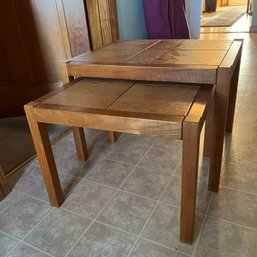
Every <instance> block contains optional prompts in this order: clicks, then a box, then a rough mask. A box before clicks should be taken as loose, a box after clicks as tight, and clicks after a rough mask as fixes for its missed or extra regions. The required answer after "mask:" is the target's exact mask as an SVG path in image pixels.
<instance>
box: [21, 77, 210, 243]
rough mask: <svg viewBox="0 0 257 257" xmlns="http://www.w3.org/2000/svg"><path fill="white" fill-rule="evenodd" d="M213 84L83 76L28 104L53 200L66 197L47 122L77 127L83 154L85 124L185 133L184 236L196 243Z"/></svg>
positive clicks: (143, 131) (176, 135) (166, 134)
mask: <svg viewBox="0 0 257 257" xmlns="http://www.w3.org/2000/svg"><path fill="white" fill-rule="evenodd" d="M214 88H215V87H214V86H206V85H205V86H201V85H197V84H196V85H194V86H192V85H191V86H188V85H185V84H179V85H178V84H177V85H176V84H171V83H146V82H145V83H143V82H141V83H140V82H136V83H135V82H133V81H119V80H99V79H79V80H75V81H73V82H71V83H69V84H67V85H66V86H65V87H64V89H61V90H57V91H55V92H51V93H50V94H48V95H46V96H43V97H41V98H40V99H38V100H36V101H34V102H32V103H29V104H27V105H25V111H26V115H27V119H28V122H29V126H30V130H31V134H32V137H33V141H34V144H35V148H36V151H37V155H38V159H39V162H40V165H41V169H42V172H43V176H44V180H45V184H46V188H47V191H48V195H49V199H50V202H51V204H52V205H53V206H57V207H58V206H60V205H61V204H62V203H63V201H64V199H63V194H62V190H61V186H60V181H59V178H58V174H57V171H56V166H55V162H54V157H53V153H52V150H51V145H50V142H49V138H48V134H47V127H46V124H47V123H51V124H61V125H68V126H73V127H74V129H73V130H74V135H75V142H76V148H77V152H78V159H79V160H86V159H87V158H88V153H87V147H86V140H85V135H84V130H83V128H84V127H86V128H94V129H100V130H107V131H117V132H126V133H132V134H143V135H150V136H160V137H166V138H170V139H180V140H182V141H183V144H182V145H183V148H182V149H183V150H182V151H183V152H182V190H181V191H182V193H181V194H182V195H181V225H180V229H181V231H180V239H181V241H184V242H187V243H192V241H193V233H194V217H195V204H196V189H197V174H198V155H199V138H200V132H201V129H202V126H203V123H204V120H205V117H206V109H207V106H208V105H209V103H210V102H211V100H212V98H213V95H214ZM153 172H154V171H153Z"/></svg>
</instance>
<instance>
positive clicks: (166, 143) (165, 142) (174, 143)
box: [153, 137, 182, 157]
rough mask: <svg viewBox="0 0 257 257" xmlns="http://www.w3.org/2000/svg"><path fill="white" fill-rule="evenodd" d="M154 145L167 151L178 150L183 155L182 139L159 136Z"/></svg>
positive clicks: (179, 154) (178, 153)
mask: <svg viewBox="0 0 257 257" xmlns="http://www.w3.org/2000/svg"><path fill="white" fill-rule="evenodd" d="M153 147H157V148H161V149H163V150H166V151H171V152H176V153H177V155H178V156H180V157H181V156H182V140H173V139H167V138H163V137H157V138H156V140H155V141H154V144H153Z"/></svg>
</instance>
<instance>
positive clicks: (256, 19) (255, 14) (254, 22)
mask: <svg viewBox="0 0 257 257" xmlns="http://www.w3.org/2000/svg"><path fill="white" fill-rule="evenodd" d="M252 26H253V27H257V0H255V2H254V9H253V20H252Z"/></svg>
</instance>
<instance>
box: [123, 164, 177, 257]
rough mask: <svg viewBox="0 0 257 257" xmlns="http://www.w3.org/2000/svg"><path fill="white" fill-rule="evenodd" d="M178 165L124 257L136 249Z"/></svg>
mask: <svg viewBox="0 0 257 257" xmlns="http://www.w3.org/2000/svg"><path fill="white" fill-rule="evenodd" d="M179 165H180V163H178V164H177V167H176V168H175V169H174V172H173V174H172V176H171V177H170V179H169V181H168V183H167V185H166V186H165V188H164V189H163V191H162V194H161V195H160V197H159V199H158V201H157V202H156V204H155V206H154V207H153V209H152V211H151V213H150V214H149V216H148V218H147V220H146V221H145V224H144V226H143V228H142V229H141V232H140V233H139V234H138V236H137V239H136V241H135V242H134V244H133V246H132V248H131V249H130V251H129V253H128V254H127V256H126V257H129V256H131V253H132V252H133V251H134V249H135V247H136V245H137V243H138V241H139V239H140V238H141V236H142V234H143V232H144V230H145V228H146V227H147V225H148V223H149V221H150V219H151V218H152V215H153V213H154V212H155V210H156V209H157V207H158V205H159V204H160V201H161V199H162V197H163V195H164V193H165V192H166V190H167V188H168V186H169V184H170V182H171V180H172V178H173V175H174V174H175V172H176V170H177V168H178V167H179Z"/></svg>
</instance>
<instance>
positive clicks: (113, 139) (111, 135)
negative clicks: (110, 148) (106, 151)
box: [107, 131, 118, 143]
mask: <svg viewBox="0 0 257 257" xmlns="http://www.w3.org/2000/svg"><path fill="white" fill-rule="evenodd" d="M107 133H108V141H109V142H110V143H115V142H116V141H117V138H118V135H117V132H113V131H108V132H107Z"/></svg>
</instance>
